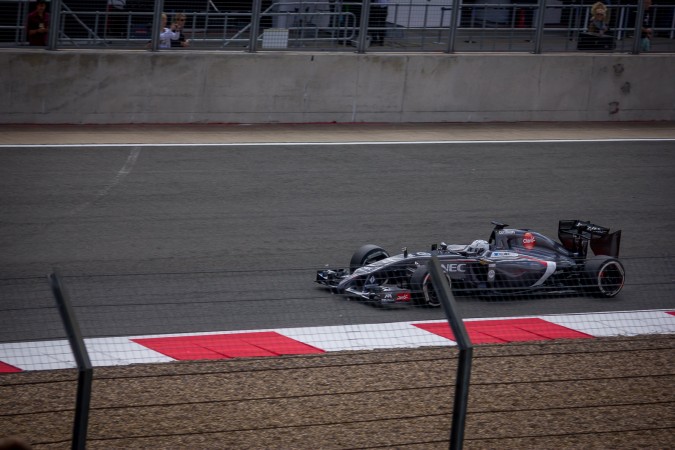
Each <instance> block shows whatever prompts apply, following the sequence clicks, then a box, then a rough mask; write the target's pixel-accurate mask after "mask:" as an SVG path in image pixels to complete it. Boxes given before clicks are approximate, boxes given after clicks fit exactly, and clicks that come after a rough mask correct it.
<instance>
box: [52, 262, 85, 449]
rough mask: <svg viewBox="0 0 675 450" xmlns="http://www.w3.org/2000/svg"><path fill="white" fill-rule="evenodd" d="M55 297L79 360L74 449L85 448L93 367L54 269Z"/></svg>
mask: <svg viewBox="0 0 675 450" xmlns="http://www.w3.org/2000/svg"><path fill="white" fill-rule="evenodd" d="M49 282H50V284H51V288H52V292H53V293H54V298H55V299H56V303H57V305H58V307H59V313H60V314H61V320H62V321H63V326H64V328H65V329H66V333H67V334H68V341H69V342H70V348H71V349H72V351H73V355H74V356H75V361H76V362H77V369H78V372H79V374H78V377H77V400H76V403H75V421H74V423H73V443H72V447H71V448H73V449H85V448H86V446H87V426H88V424H89V405H90V403H91V384H92V378H93V369H92V366H91V361H90V360H89V353H87V347H86V346H85V344H84V339H83V338H82V333H81V332H80V327H79V325H78V323H77V320H76V318H75V313H74V311H73V308H72V306H71V304H70V298H69V297H68V294H67V292H66V289H65V286H64V284H63V282H62V281H61V279H60V277H59V276H58V274H57V273H56V271H54V273H52V274H50V275H49Z"/></svg>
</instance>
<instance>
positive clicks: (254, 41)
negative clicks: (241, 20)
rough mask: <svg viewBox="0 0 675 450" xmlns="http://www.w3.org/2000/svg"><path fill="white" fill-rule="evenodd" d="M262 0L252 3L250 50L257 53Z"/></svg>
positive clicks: (255, 0)
mask: <svg viewBox="0 0 675 450" xmlns="http://www.w3.org/2000/svg"><path fill="white" fill-rule="evenodd" d="M261 9H262V0H253V2H252V4H251V34H250V36H249V38H248V52H249V53H255V52H256V51H257V50H258V34H260V17H261V15H260V10H261Z"/></svg>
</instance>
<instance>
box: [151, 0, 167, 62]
mask: <svg viewBox="0 0 675 450" xmlns="http://www.w3.org/2000/svg"><path fill="white" fill-rule="evenodd" d="M163 10H164V0H155V9H153V11H152V41H150V42H151V44H150V49H151V50H152V51H153V52H156V51H157V49H159V35H160V34H161V33H162V32H163V31H164V30H162V11H163Z"/></svg>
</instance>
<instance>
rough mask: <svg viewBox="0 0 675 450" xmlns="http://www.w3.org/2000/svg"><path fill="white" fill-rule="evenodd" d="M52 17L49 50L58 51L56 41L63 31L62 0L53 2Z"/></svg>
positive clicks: (50, 19)
mask: <svg viewBox="0 0 675 450" xmlns="http://www.w3.org/2000/svg"><path fill="white" fill-rule="evenodd" d="M51 11H52V14H51V17H50V18H49V37H48V38H47V39H48V41H47V50H56V49H57V45H56V40H57V39H58V37H59V30H60V29H61V0H52V2H51Z"/></svg>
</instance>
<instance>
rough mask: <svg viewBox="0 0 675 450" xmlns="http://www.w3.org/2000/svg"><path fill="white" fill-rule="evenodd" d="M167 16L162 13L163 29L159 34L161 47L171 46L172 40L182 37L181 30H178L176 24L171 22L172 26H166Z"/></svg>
mask: <svg viewBox="0 0 675 450" xmlns="http://www.w3.org/2000/svg"><path fill="white" fill-rule="evenodd" d="M166 21H167V17H166V14H164V13H162V26H161V27H160V29H161V30H162V31H161V32H160V34H159V48H171V41H172V40H173V41H175V40H178V38H179V37H180V32H178V31H176V25H175V24H171V27H170V28H167V26H166Z"/></svg>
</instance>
